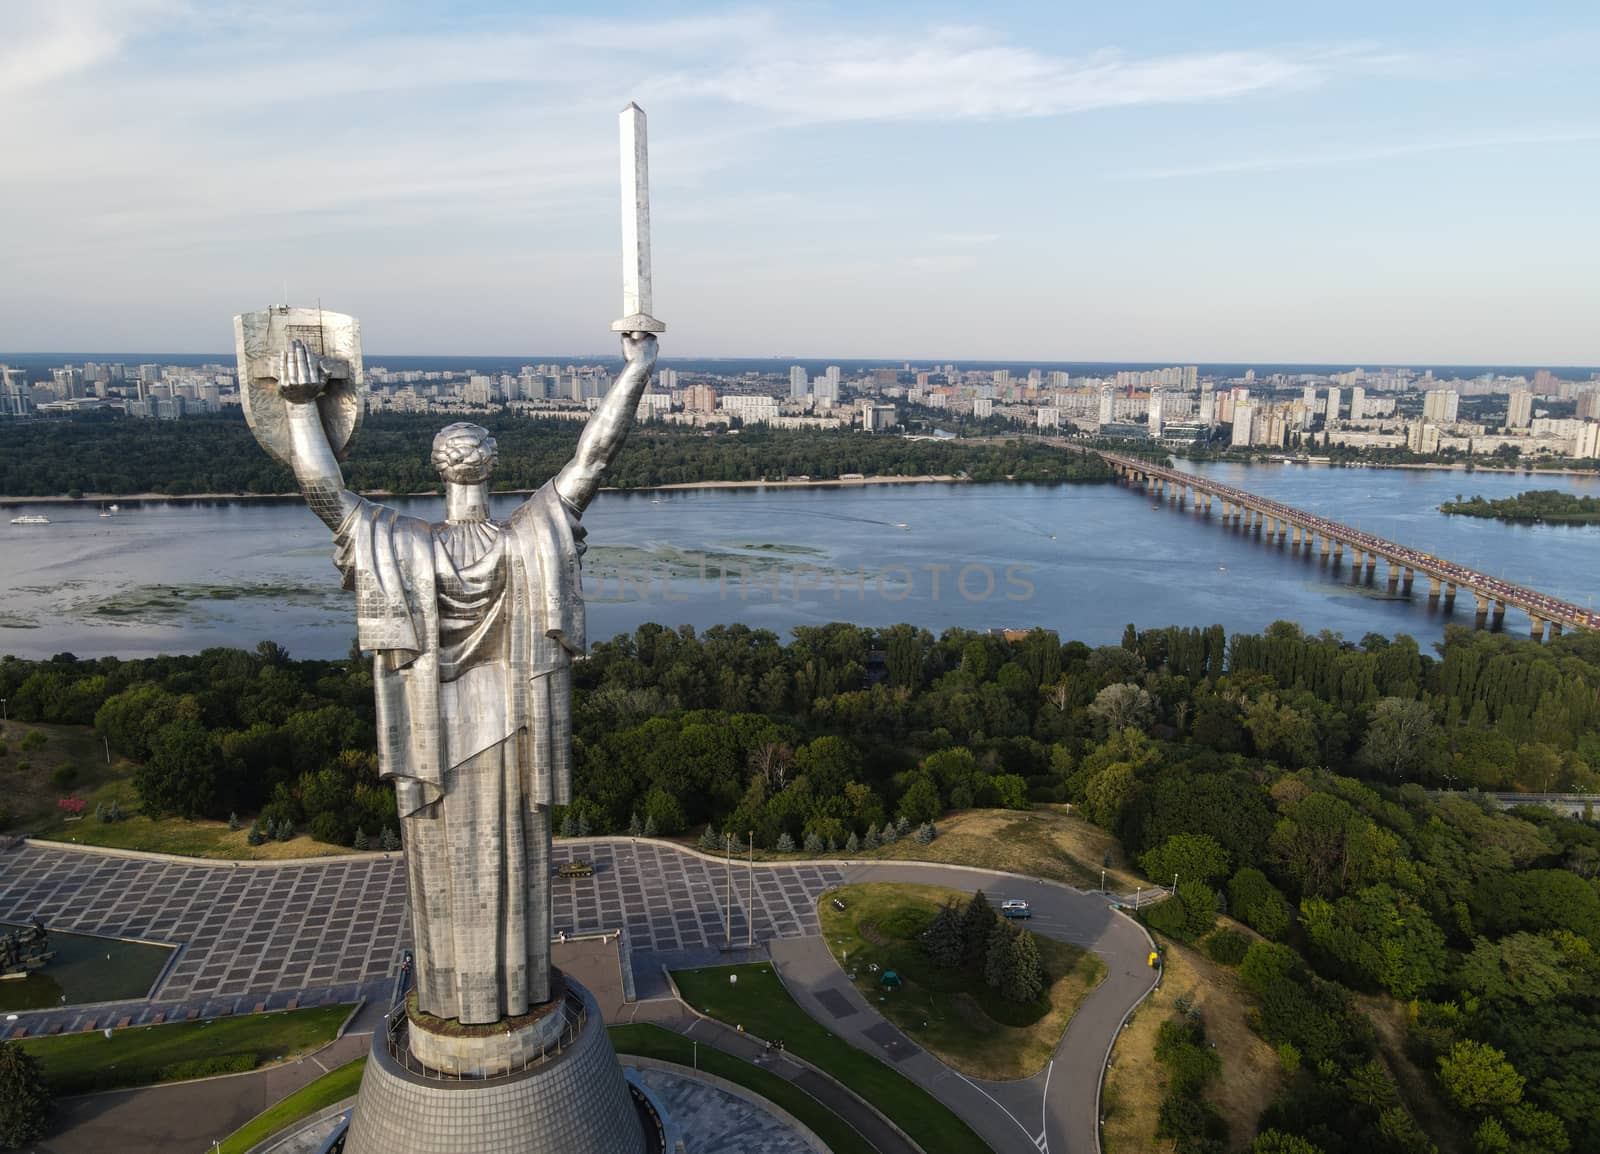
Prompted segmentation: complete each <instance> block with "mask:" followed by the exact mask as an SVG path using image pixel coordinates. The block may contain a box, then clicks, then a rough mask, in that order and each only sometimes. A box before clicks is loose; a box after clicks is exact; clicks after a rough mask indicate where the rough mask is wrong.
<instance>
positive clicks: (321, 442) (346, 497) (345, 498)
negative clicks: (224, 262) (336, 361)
mask: <svg viewBox="0 0 1600 1154" xmlns="http://www.w3.org/2000/svg"><path fill="white" fill-rule="evenodd" d="M327 384H328V376H327V372H326V370H324V369H323V367H322V358H321V357H318V356H315V355H313V354H312V353H311V352H310V351H309V350H308V349H307V348H306V346H305V342H304V341H298V340H297V341H293V342H291V343H290V345H289V347H288V348H286V349H284V350H283V356H282V358H281V360H280V362H279V367H278V393H279V395H281V396H282V397H283V399H284V402H285V405H284V408H285V412H286V414H287V418H288V434H289V437H288V442H289V445H288V447H289V460H290V465H291V467H292V468H293V469H294V476H295V480H296V481H298V482H299V483H300V492H301V493H302V494H303V495H304V496H305V499H306V504H307V505H309V506H310V507H311V511H312V512H313V513H315V514H316V515H317V516H318V517H320V518H321V519H322V521H323V523H324V524H326V525H327V526H328V528H330V529H333V530H335V531H337V530H338V528H339V526H340V525H341V524H342V523H343V522H344V520H345V518H346V517H348V516H349V515H350V513H351V511H352V510H354V509H355V508H356V506H357V504H358V503H359V502H360V500H361V498H359V497H357V496H356V495H355V494H354V493H352V492H350V490H348V489H346V488H345V487H344V473H343V471H342V470H341V469H340V468H339V459H338V458H337V457H336V456H334V453H333V446H332V445H330V444H329V443H328V434H327V430H326V429H324V428H323V425H322V417H321V415H320V414H319V412H318V411H317V398H318V397H320V396H321V395H322V391H323V389H325V388H326V387H327Z"/></svg>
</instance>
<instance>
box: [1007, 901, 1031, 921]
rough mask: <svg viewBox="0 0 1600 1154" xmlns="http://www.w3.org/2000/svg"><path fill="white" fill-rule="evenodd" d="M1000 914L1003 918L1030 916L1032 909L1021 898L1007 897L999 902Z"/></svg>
mask: <svg viewBox="0 0 1600 1154" xmlns="http://www.w3.org/2000/svg"><path fill="white" fill-rule="evenodd" d="M1000 916H1001V917H1003V918H1031V917H1033V909H1032V907H1030V906H1029V905H1028V903H1027V902H1025V901H1023V900H1022V899H1021V898H1007V899H1006V900H1005V901H1003V902H1001V903H1000Z"/></svg>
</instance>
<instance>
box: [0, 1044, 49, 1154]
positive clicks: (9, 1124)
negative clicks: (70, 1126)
mask: <svg viewBox="0 0 1600 1154" xmlns="http://www.w3.org/2000/svg"><path fill="white" fill-rule="evenodd" d="M49 1112H50V1094H49V1091H48V1090H46V1089H45V1082H44V1074H43V1072H42V1071H41V1070H40V1069H39V1063H38V1062H37V1061H36V1060H35V1059H34V1058H33V1056H32V1055H31V1054H29V1053H28V1052H27V1051H26V1050H24V1049H23V1048H22V1047H21V1046H19V1045H17V1044H16V1043H15V1042H0V1146H3V1147H4V1148H5V1149H7V1150H20V1149H22V1148H23V1147H24V1146H27V1145H28V1144H29V1143H31V1142H36V1141H38V1140H39V1139H40V1138H43V1137H44V1128H45V1119H46V1117H47V1115H48V1114H49Z"/></svg>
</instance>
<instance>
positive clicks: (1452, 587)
mask: <svg viewBox="0 0 1600 1154" xmlns="http://www.w3.org/2000/svg"><path fill="white" fill-rule="evenodd" d="M1455 603H1456V583H1455V582H1454V581H1447V582H1446V583H1445V587H1444V607H1445V608H1446V609H1449V608H1451V607H1452V606H1453V605H1455Z"/></svg>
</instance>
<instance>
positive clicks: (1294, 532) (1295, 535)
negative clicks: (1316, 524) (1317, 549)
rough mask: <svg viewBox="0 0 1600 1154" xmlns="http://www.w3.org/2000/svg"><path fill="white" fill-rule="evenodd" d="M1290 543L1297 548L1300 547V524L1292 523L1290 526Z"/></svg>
mask: <svg viewBox="0 0 1600 1154" xmlns="http://www.w3.org/2000/svg"><path fill="white" fill-rule="evenodd" d="M1307 532H1309V530H1307ZM1289 544H1290V545H1291V546H1293V547H1294V548H1296V549H1298V548H1300V526H1298V525H1291V526H1290V527H1289Z"/></svg>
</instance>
